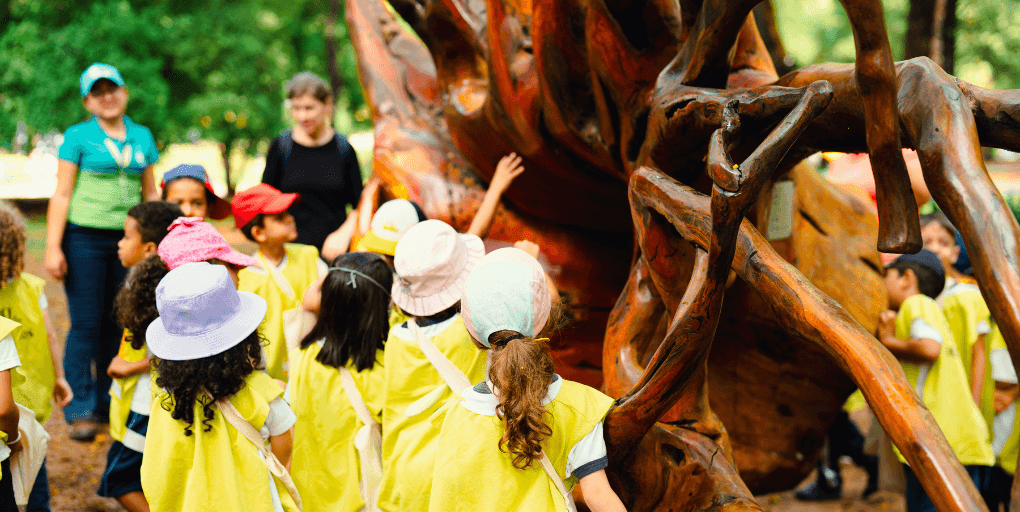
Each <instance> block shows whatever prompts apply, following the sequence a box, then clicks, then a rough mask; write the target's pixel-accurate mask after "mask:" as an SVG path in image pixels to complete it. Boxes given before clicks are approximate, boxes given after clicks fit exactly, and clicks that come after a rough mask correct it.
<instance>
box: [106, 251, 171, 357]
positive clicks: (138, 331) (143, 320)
mask: <svg viewBox="0 0 1020 512" xmlns="http://www.w3.org/2000/svg"><path fill="white" fill-rule="evenodd" d="M169 271H170V269H168V268H167V266H166V263H164V262H163V259H162V258H160V257H159V256H158V255H156V254H153V255H152V256H149V257H148V258H146V259H145V260H144V261H142V262H141V263H139V264H137V265H135V266H134V267H132V268H131V271H130V272H129V273H128V277H127V284H126V285H125V286H123V287H122V288H121V289H120V291H119V292H117V298H116V299H114V301H113V310H114V311H115V313H116V315H117V323H118V324H119V325H120V326H121V327H122V328H124V329H127V330H128V331H131V348H133V349H135V350H138V349H140V348H142V347H144V346H145V329H146V328H147V327H148V326H149V324H150V323H152V321H153V320H155V319H156V318H158V317H159V310H157V309H156V285H158V284H159V281H160V280H161V279H163V276H165V275H166V274H167V272H169Z"/></svg>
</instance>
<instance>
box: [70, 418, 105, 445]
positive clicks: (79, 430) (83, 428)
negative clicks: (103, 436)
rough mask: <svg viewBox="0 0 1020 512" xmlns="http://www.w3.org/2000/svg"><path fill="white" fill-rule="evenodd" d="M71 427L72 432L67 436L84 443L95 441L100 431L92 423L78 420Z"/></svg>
mask: <svg viewBox="0 0 1020 512" xmlns="http://www.w3.org/2000/svg"><path fill="white" fill-rule="evenodd" d="M70 427H71V431H70V432H69V433H68V434H67V437H69V438H71V439H73V440H75V441H79V442H82V443H91V442H92V441H95V439H96V434H97V433H98V431H97V430H96V427H95V425H93V424H92V422H91V421H89V420H78V421H75V422H73V423H71V425H70Z"/></svg>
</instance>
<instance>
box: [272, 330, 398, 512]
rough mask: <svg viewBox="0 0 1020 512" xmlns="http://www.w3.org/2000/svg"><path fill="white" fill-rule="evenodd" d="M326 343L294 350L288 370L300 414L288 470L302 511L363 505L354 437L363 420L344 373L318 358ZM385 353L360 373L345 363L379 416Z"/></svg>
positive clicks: (340, 511)
mask: <svg viewBox="0 0 1020 512" xmlns="http://www.w3.org/2000/svg"><path fill="white" fill-rule="evenodd" d="M321 350H322V347H320V346H319V344H318V343H312V344H311V345H309V346H308V348H306V349H304V350H300V351H297V352H295V353H294V354H293V355H294V358H293V360H292V363H293V366H292V369H291V372H290V383H289V384H288V385H289V386H290V405H291V408H292V409H293V410H294V414H296V415H297V423H296V424H295V425H294V449H293V452H292V459H291V469H290V474H291V476H293V477H294V485H296V486H297V489H298V492H300V493H301V499H302V501H304V512H317V511H322V512H345V511H350V512H357V511H359V510H361V508H362V507H364V506H365V502H364V501H363V500H362V499H361V490H360V489H359V487H358V482H359V481H360V480H361V469H360V465H359V460H360V459H359V456H358V450H357V449H356V448H355V447H354V435H355V433H357V431H358V429H360V428H361V426H362V425H363V423H362V422H361V421H360V420H358V417H357V415H356V414H355V413H354V407H353V406H352V405H351V402H350V400H348V398H347V395H346V394H345V393H344V388H343V384H341V383H340V372H339V371H338V370H337V369H336V368H333V367H330V366H326V365H324V364H322V363H320V362H318V361H316V360H315V358H316V357H317V356H318V355H319V352H320V351H321ZM382 360H383V351H381V350H380V351H378V352H377V353H376V363H375V366H374V367H372V369H370V370H365V371H361V372H359V371H357V369H355V367H354V365H353V364H350V365H348V366H347V369H348V370H350V372H351V377H353V378H354V384H355V385H356V386H357V387H358V390H359V391H361V395H362V398H363V399H364V400H365V403H366V405H368V409H369V411H371V412H372V414H373V415H375V416H376V421H379V420H380V419H381V413H382V401H383V396H384V394H383V385H384V381H383V378H384V374H383V366H382V365H383V363H382V362H381V361H382Z"/></svg>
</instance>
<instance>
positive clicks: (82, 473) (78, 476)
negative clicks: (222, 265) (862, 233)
mask: <svg viewBox="0 0 1020 512" xmlns="http://www.w3.org/2000/svg"><path fill="white" fill-rule="evenodd" d="M19 206H21V207H22V208H23V209H24V210H25V212H26V214H27V216H28V220H29V223H28V228H29V235H28V257H27V258H26V269H25V270H26V271H27V272H29V273H32V274H35V275H37V276H39V277H43V278H45V279H46V296H47V298H48V299H49V303H50V314H51V315H52V316H53V320H54V323H55V324H56V329H57V336H59V337H60V339H63V338H64V336H66V334H67V330H68V328H69V327H70V321H69V320H68V316H67V299H66V297H65V296H64V290H63V287H62V286H61V284H60V283H59V282H58V281H55V280H53V279H52V278H50V277H49V276H48V275H47V274H46V271H45V269H44V268H43V251H44V249H45V229H46V226H45V211H44V209H43V208H44V206H43V205H42V204H41V203H38V202H33V203H22V204H20V205H19ZM216 225H217V227H218V228H219V230H220V232H222V233H223V235H224V236H225V237H226V238H227V240H228V241H229V242H230V243H231V245H233V246H234V248H235V249H237V250H240V251H244V252H251V251H254V245H253V244H252V243H251V242H249V241H247V240H246V239H245V238H244V236H243V235H241V232H240V231H238V230H237V229H236V228H235V227H234V226H233V224H232V223H231V222H229V221H225V222H219V223H216ZM104 370H105V369H104ZM46 430H47V431H48V432H49V433H50V435H51V436H52V439H51V440H50V444H49V453H48V455H47V466H48V468H49V479H50V493H51V495H52V500H51V506H52V508H53V510H54V511H55V512H64V511H68V512H70V511H86V512H114V511H118V510H122V509H121V508H120V506H119V505H118V504H117V502H116V500H112V499H106V498H101V497H99V496H97V495H96V489H97V488H98V487H99V477H100V476H101V475H102V473H103V469H104V468H105V467H106V452H107V450H108V449H109V447H110V443H111V439H110V436H109V434H108V433H107V431H106V430H105V429H103V431H102V433H101V434H100V435H99V436H98V437H97V438H96V440H95V441H94V442H92V443H79V442H76V441H72V440H70V439H69V438H68V437H67V433H68V429H67V423H65V422H64V417H63V415H62V414H61V412H60V410H59V409H55V410H54V412H53V415H52V416H51V417H50V420H49V422H48V423H47V424H46ZM843 476H844V478H845V480H846V484H845V489H844V496H846V497H845V498H844V499H842V500H838V501H827V502H819V503H805V502H800V501H797V500H796V499H795V498H794V497H793V491H788V492H782V493H775V494H767V495H762V496H758V497H757V499H758V503H759V504H760V505H761V507H762V509H764V510H765V511H766V512H865V511H876V510H877V511H890V512H900V511H903V510H904V501H903V498H902V497H900V496H898V495H895V494H892V493H888V492H881V491H880V492H878V493H876V494H875V495H873V496H871V497H870V498H869V499H867V500H863V499H861V498H860V496H861V491H862V490H863V489H864V485H865V479H866V476H865V474H864V472H863V471H862V470H860V469H859V468H857V467H854V466H852V465H844V466H843ZM809 480H810V478H809Z"/></svg>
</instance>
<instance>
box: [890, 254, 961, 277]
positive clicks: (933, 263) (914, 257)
mask: <svg viewBox="0 0 1020 512" xmlns="http://www.w3.org/2000/svg"><path fill="white" fill-rule="evenodd" d="M897 261H904V262H910V263H917V264H918V265H921V266H922V267H925V268H928V269H929V270H931V271H932V272H934V273H935V275H936V276H938V278H939V280H940V281H945V280H946V271H945V269H943V268H942V262H941V261H939V257H938V256H936V255H935V253H933V252H931V251H929V250H928V249H921V250H920V251H918V252H917V253H916V254H901V255H899V256H897V257H896V259H895V260H892V262H890V263H889V264H888V265H886V266H885V268H889V267H890V266H892V265H893V264H894V263H896V262H897Z"/></svg>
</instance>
